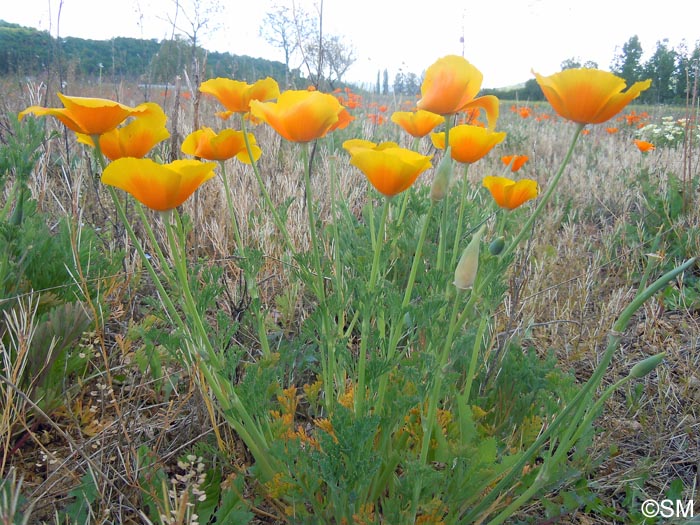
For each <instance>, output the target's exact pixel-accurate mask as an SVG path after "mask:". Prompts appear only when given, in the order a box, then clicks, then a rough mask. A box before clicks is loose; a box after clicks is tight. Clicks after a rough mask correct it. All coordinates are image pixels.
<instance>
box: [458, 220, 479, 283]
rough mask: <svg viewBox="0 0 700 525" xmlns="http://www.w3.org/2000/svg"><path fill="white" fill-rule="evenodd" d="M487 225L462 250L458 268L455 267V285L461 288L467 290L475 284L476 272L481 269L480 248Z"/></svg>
mask: <svg viewBox="0 0 700 525" xmlns="http://www.w3.org/2000/svg"><path fill="white" fill-rule="evenodd" d="M485 228H486V226H482V227H481V228H479V231H478V232H476V233H475V234H474V236H473V237H472V240H471V241H469V244H468V245H467V247H466V248H465V249H464V251H463V252H462V256H461V257H460V258H459V262H458V263H457V268H456V269H455V280H454V285H455V286H456V287H457V288H458V289H460V290H467V289H469V288H471V287H472V286H474V281H476V272H477V270H478V269H479V248H480V246H481V235H482V234H483V233H484V229H485Z"/></svg>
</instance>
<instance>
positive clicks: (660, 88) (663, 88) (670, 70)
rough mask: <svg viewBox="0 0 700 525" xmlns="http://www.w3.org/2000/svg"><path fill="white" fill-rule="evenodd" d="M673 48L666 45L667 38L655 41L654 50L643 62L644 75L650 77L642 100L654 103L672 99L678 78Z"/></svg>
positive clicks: (675, 54)
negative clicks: (648, 85) (648, 86)
mask: <svg viewBox="0 0 700 525" xmlns="http://www.w3.org/2000/svg"><path fill="white" fill-rule="evenodd" d="M677 57H678V54H677V53H676V51H675V49H673V48H669V47H668V39H664V40H661V41H658V42H656V50H655V51H654V54H653V55H652V56H651V58H650V59H649V60H648V61H647V62H646V63H645V64H644V75H643V76H644V77H646V78H650V79H651V87H650V88H649V89H648V90H647V92H646V93H644V97H643V100H646V101H648V102H652V103H654V104H661V103H664V104H667V103H670V102H672V101H673V100H674V98H675V95H676V91H675V88H676V82H677V80H678V70H677V64H676V60H677Z"/></svg>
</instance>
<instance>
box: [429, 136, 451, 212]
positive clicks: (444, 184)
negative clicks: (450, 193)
mask: <svg viewBox="0 0 700 525" xmlns="http://www.w3.org/2000/svg"><path fill="white" fill-rule="evenodd" d="M451 181H452V150H451V149H450V147H449V146H448V147H447V149H446V150H445V156H444V157H443V158H442V161H440V165H439V166H438V169H437V172H436V173H435V179H434V180H433V185H432V186H431V187H430V198H431V200H432V201H433V202H439V201H441V200H442V199H444V198H445V195H447V190H448V189H449V188H450V182H451Z"/></svg>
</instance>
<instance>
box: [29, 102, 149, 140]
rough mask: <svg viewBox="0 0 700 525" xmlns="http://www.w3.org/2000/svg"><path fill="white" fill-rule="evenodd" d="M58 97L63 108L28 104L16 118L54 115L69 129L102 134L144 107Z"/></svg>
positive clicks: (89, 133)
mask: <svg viewBox="0 0 700 525" xmlns="http://www.w3.org/2000/svg"><path fill="white" fill-rule="evenodd" d="M57 96H58V98H59V99H61V102H63V106H64V107H62V108H43V107H40V106H31V107H28V108H27V109H25V110H24V111H20V113H19V115H18V118H19V120H22V119H23V118H24V117H25V116H26V115H28V114H29V113H32V114H34V115H36V116H38V117H42V116H44V115H49V116H52V117H56V118H57V119H58V120H60V121H61V122H63V124H64V125H65V126H66V127H67V128H68V129H70V130H71V131H75V132H76V133H83V134H85V135H102V134H103V133H106V132H107V131H111V130H113V129H114V128H116V127H117V126H118V125H119V124H121V123H122V122H124V120H126V118H127V117H129V116H131V115H136V114H138V113H143V112H144V111H146V110H147V108H146V107H145V106H144V105H143V104H141V105H140V106H136V107H135V108H132V107H130V106H125V105H124V104H120V103H119V102H114V101H113V100H108V99H104V98H87V97H69V96H67V95H62V94H61V93H57Z"/></svg>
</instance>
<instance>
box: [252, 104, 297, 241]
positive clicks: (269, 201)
mask: <svg viewBox="0 0 700 525" xmlns="http://www.w3.org/2000/svg"><path fill="white" fill-rule="evenodd" d="M241 130H242V131H243V141H244V142H245V147H246V151H247V152H248V156H249V157H250V165H251V166H252V167H253V173H254V174H255V179H256V180H257V181H258V187H259V188H260V192H261V193H262V194H263V199H264V200H265V204H267V208H268V210H269V211H270V213H271V214H272V218H273V220H274V221H275V224H276V225H277V229H279V231H280V232H282V236H283V237H284V242H285V244H286V245H287V249H288V250H289V251H290V253H296V250H295V249H294V243H292V238H291V237H290V236H289V231H287V226H286V225H285V223H284V222H283V221H282V218H281V217H280V215H279V213H277V208H276V207H275V205H274V204H273V203H272V199H271V198H270V193H269V192H268V191H267V188H266V187H265V182H264V181H263V180H262V177H261V176H260V169H259V168H258V163H257V162H255V159H253V152H252V149H251V147H250V140H249V139H248V133H247V132H246V125H245V118H243V116H241Z"/></svg>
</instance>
